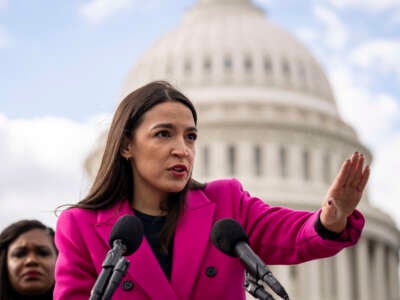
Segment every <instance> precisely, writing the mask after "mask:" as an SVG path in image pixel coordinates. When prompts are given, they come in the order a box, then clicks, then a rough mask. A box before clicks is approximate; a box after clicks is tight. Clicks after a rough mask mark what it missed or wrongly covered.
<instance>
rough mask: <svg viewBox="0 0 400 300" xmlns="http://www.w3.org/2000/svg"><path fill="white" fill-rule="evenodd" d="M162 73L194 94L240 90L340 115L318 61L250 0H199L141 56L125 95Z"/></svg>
mask: <svg viewBox="0 0 400 300" xmlns="http://www.w3.org/2000/svg"><path fill="white" fill-rule="evenodd" d="M158 79H165V80H168V81H170V82H172V83H174V84H176V85H177V86H178V87H179V88H181V89H182V90H183V91H185V92H186V93H187V94H189V95H190V96H196V97H195V98H193V97H191V98H192V99H193V101H195V102H198V101H207V100H209V101H213V102H215V101H218V100H221V99H224V100H234V99H232V95H234V98H236V99H239V98H240V99H246V100H252V99H253V100H260V99H261V100H262V101H264V102H265V101H267V102H268V101H271V102H276V101H278V102H280V103H284V104H285V103H286V104H288V105H290V106H293V105H295V106H305V107H306V108H312V109H313V110H315V109H317V110H320V111H322V112H324V113H327V114H329V115H331V116H338V114H337V108H336V104H335V100H334V96H333V92H332V89H331V87H330V84H329V82H328V80H327V78H326V76H325V73H324V71H323V70H322V68H321V66H320V65H319V63H318V62H317V61H316V60H315V59H314V57H313V56H312V55H311V54H310V52H309V51H308V50H307V49H306V48H305V47H304V46H303V45H302V44H301V43H300V42H299V41H297V40H296V39H295V38H294V37H293V36H292V35H291V34H289V33H288V32H286V31H284V30H282V29H281V28H279V27H277V26H275V25H274V24H272V23H271V22H269V21H268V19H267V18H266V17H265V14H264V12H263V11H262V10H261V9H259V8H257V7H256V6H255V5H253V4H252V3H251V1H248V0H229V1H228V0H200V1H198V3H197V4H196V5H195V6H194V7H193V8H192V9H190V10H189V11H188V12H187V13H186V15H185V16H184V18H183V20H182V22H181V24H179V26H178V27H177V28H176V29H174V30H172V31H171V32H169V33H168V34H166V35H165V36H164V37H163V38H162V39H160V40H159V41H158V42H157V43H156V44H155V45H154V46H153V47H151V48H150V49H149V50H148V51H146V53H145V54H144V56H143V57H142V58H141V59H139V61H138V62H137V64H136V65H135V66H134V67H133V69H132V70H131V72H130V74H129V76H128V79H127V82H126V84H125V86H124V89H123V95H124V96H125V95H126V94H128V93H129V92H131V91H132V90H134V89H135V88H137V87H138V86H141V85H142V84H145V83H147V82H149V81H152V80H158ZM232 89H237V91H236V92H235V91H234V92H233V90H232ZM277 95H279V97H278V96H277ZM277 98H279V100H277Z"/></svg>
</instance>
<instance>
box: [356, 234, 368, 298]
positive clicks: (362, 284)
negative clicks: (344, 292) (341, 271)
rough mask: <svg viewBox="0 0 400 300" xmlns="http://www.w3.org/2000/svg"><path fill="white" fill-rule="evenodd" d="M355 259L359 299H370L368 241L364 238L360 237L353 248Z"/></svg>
mask: <svg viewBox="0 0 400 300" xmlns="http://www.w3.org/2000/svg"><path fill="white" fill-rule="evenodd" d="M355 251H356V259H357V275H358V276H357V279H358V283H357V287H358V292H357V294H358V297H359V299H364V300H372V299H371V293H370V288H371V285H370V284H369V283H370V276H371V272H370V267H369V259H368V242H367V240H366V239H364V238H361V239H360V240H359V241H358V243H357V246H356V248H355Z"/></svg>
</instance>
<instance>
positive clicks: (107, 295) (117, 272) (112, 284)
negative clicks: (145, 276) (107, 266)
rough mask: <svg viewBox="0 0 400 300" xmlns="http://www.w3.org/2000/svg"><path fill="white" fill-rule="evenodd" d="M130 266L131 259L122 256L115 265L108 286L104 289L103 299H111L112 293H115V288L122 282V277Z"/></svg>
mask: <svg viewBox="0 0 400 300" xmlns="http://www.w3.org/2000/svg"><path fill="white" fill-rule="evenodd" d="M128 267H129V260H127V259H126V258H125V257H121V258H120V259H119V260H118V262H117V264H116V265H115V267H114V270H113V273H112V275H111V277H110V280H109V282H108V285H107V288H106V290H105V291H104V294H103V297H102V298H101V300H110V299H111V297H112V295H113V294H114V291H115V289H116V288H117V286H118V284H119V283H120V282H121V279H122V277H124V276H125V274H126V272H127V271H128Z"/></svg>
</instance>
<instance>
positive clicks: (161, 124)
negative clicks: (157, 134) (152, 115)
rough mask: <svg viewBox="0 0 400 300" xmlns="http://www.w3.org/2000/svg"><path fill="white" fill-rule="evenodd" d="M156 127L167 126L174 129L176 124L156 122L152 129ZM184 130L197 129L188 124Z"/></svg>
mask: <svg viewBox="0 0 400 300" xmlns="http://www.w3.org/2000/svg"><path fill="white" fill-rule="evenodd" d="M158 128H169V129H174V128H176V126H175V125H174V124H172V123H160V124H156V125H154V126H153V127H152V129H158ZM185 130H186V131H197V128H196V127H195V126H190V127H188V128H186V129H185Z"/></svg>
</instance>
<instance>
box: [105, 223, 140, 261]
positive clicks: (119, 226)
mask: <svg viewBox="0 0 400 300" xmlns="http://www.w3.org/2000/svg"><path fill="white" fill-rule="evenodd" d="M143 232H144V230H143V224H142V222H141V221H140V220H139V218H138V217H136V216H134V215H125V216H122V217H120V218H119V219H118V221H117V222H116V223H115V224H114V226H113V228H112V230H111V234H110V238H109V243H110V246H111V248H112V247H113V244H114V241H116V240H122V241H123V242H124V244H125V246H126V252H125V253H124V255H130V254H132V253H133V252H135V251H136V250H137V249H138V248H139V246H140V244H141V243H142V240H143Z"/></svg>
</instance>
